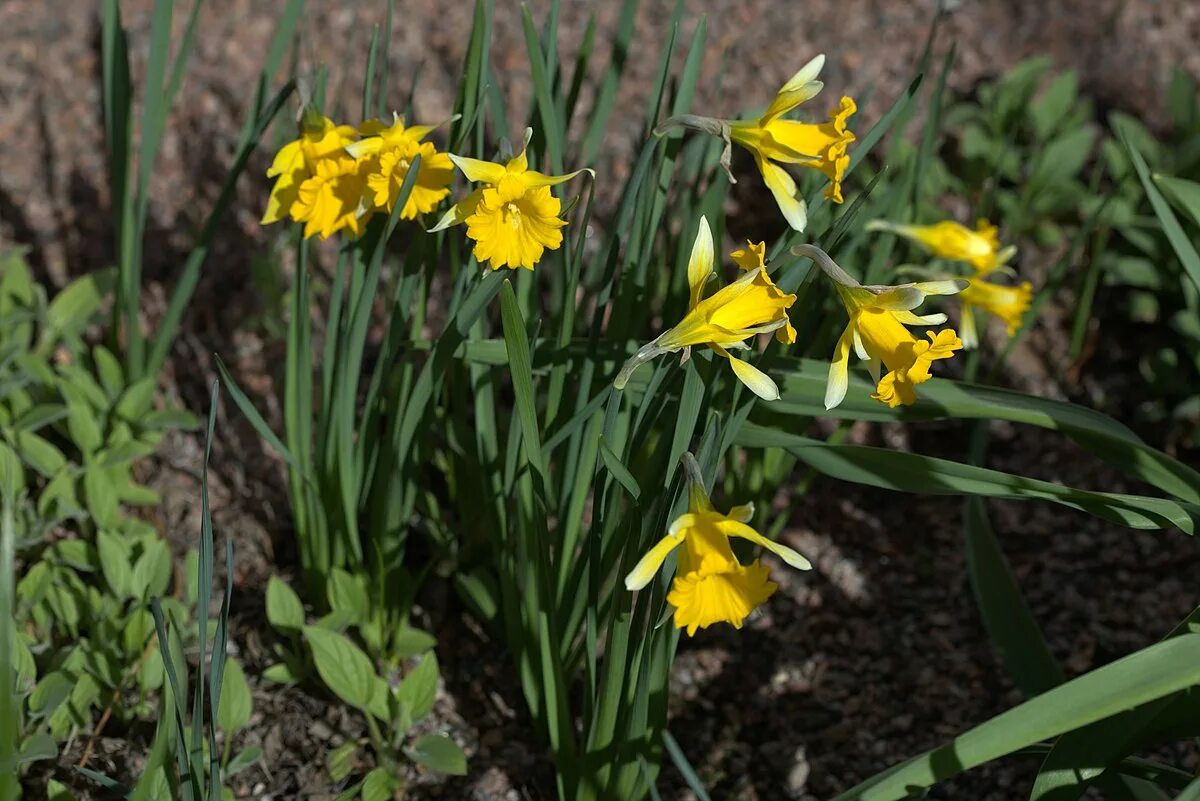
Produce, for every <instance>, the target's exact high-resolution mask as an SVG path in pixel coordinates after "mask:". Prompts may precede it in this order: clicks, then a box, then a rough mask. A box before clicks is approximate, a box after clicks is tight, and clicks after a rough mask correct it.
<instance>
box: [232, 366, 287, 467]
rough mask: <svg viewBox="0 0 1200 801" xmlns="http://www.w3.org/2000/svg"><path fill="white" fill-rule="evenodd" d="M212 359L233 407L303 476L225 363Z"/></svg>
mask: <svg viewBox="0 0 1200 801" xmlns="http://www.w3.org/2000/svg"><path fill="white" fill-rule="evenodd" d="M213 358H214V359H215V360H216V362H217V371H218V372H219V373H220V374H221V380H222V381H223V382H225V389H226V390H227V391H228V392H229V397H231V398H233V403H234V405H235V406H237V407H238V410H239V411H240V412H241V413H242V414H244V415H245V416H246V419H247V420H249V421H250V425H252V426H254V430H255V431H257V432H258V435H259V436H260V437H262V438H263V439H265V440H266V441H267V444H268V445H270V446H271V447H272V448H274V449H275V452H276V453H278V454H279V455H280V456H282V457H283V458H284V460H285V461H287V463H288V464H289V465H291V467H292V469H294V470H297V471H299V472H300V473H301V475H304V466H303V465H301V464H300V462H298V461H296V457H294V456H293V455H292V452H291V451H289V450H288V448H287V446H286V445H284V444H283V442H282V441H281V440H280V439H279V437H277V436H275V432H274V431H272V430H271V427H270V426H269V425H267V421H266V420H264V419H263V417H262V415H261V414H259V413H258V410H257V409H255V408H254V404H253V403H252V402H251V401H250V399H249V398H247V397H246V393H244V392H242V389H241V387H239V386H238V385H237V382H236V381H234V380H233V376H232V375H230V373H229V369H228V368H227V367H226V366H225V362H223V361H222V360H221V357H220V356H216V355H214V356H213Z"/></svg>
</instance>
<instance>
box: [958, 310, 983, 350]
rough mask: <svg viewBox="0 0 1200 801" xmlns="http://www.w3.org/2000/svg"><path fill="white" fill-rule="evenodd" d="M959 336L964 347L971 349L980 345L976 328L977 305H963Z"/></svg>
mask: <svg viewBox="0 0 1200 801" xmlns="http://www.w3.org/2000/svg"><path fill="white" fill-rule="evenodd" d="M958 337H959V339H961V340H962V343H963V348H964V349H966V350H971V349H972V348H975V347H977V346H978V345H979V333H978V332H977V331H976V329H975V307H974V306H972V305H971V304H970V303H964V304H963V307H962V324H961V326H960V327H959V331H958Z"/></svg>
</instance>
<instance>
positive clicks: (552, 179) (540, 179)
mask: <svg viewBox="0 0 1200 801" xmlns="http://www.w3.org/2000/svg"><path fill="white" fill-rule="evenodd" d="M585 172H586V173H587V174H588V175H590V176H591V177H592V179H593V180H595V178H596V171H595V170H593V169H590V168H585V169H582V170H576V171H575V172H569V173H567V174H566V175H546V174H544V173H540V172H538V171H537V170H525V171H524V172H522V173H521V180H522V181H524V182H525V185H526V186H530V187H534V186H558V185H559V184H561V183H563V182H565V181H569V180H571V179H572V178H574V177H575V176H576V175H579V174H581V173H585Z"/></svg>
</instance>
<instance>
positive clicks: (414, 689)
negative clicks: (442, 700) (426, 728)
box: [396, 653, 438, 723]
mask: <svg viewBox="0 0 1200 801" xmlns="http://www.w3.org/2000/svg"><path fill="white" fill-rule="evenodd" d="M437 685H438V663H437V657H436V656H434V655H433V653H428V654H426V655H425V656H423V657H422V658H421V661H420V663H419V664H418V665H417V666H416V667H415V668H413V670H412V672H411V673H409V674H408V675H407V676H405V677H404V681H402V682H400V686H399V687H398V688H397V689H396V697H397V698H398V699H399V700H400V701H401V703H403V704H405V705H406V706H407V707H408V711H409V714H410V715H411V716H412V722H413V723H416V722H417V721H419V720H421V718H423V717H425V716H426V715H428V714H429V712H430V710H431V709H433V702H434V701H435V700H436V699H437Z"/></svg>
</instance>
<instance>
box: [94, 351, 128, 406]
mask: <svg viewBox="0 0 1200 801" xmlns="http://www.w3.org/2000/svg"><path fill="white" fill-rule="evenodd" d="M92 361H93V362H95V364H96V375H97V376H98V377H99V379H100V386H102V387H104V394H105V395H107V396H108V400H109V401H110V402H115V401H116V400H117V398H119V397H120V396H121V393H122V392H123V391H124V389H125V373H124V371H123V370H122V369H121V363H120V362H119V361H117V357H116V356H113V355H112V351H110V350H109V349H108V348H106V347H104V346H103V345H97V346H96V347H94V348H92Z"/></svg>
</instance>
